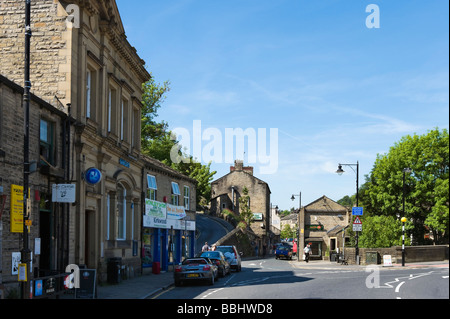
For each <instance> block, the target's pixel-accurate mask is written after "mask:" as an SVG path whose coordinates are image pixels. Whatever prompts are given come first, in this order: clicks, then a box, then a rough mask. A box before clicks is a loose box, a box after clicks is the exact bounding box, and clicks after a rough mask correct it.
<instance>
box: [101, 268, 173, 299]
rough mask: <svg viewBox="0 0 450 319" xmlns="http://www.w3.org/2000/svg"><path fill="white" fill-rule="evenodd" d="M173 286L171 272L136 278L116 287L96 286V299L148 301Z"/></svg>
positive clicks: (124, 281)
mask: <svg viewBox="0 0 450 319" xmlns="http://www.w3.org/2000/svg"><path fill="white" fill-rule="evenodd" d="M173 284H174V281H173V272H171V271H167V272H161V273H160V274H158V275H155V274H149V275H143V276H137V277H134V278H133V279H128V280H123V281H122V282H121V283H120V284H117V285H109V284H108V285H105V286H97V299H148V298H151V297H152V296H154V295H156V294H158V293H159V292H161V291H163V290H165V289H168V288H170V287H171V286H172V285H173Z"/></svg>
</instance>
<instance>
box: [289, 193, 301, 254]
mask: <svg viewBox="0 0 450 319" xmlns="http://www.w3.org/2000/svg"><path fill="white" fill-rule="evenodd" d="M296 196H298V217H300V210H301V209H302V192H300V193H299V194H298V195H295V194H292V197H291V200H292V201H294V200H295V197H296ZM299 219H300V218H297V223H298V229H297V260H298V261H300V222H299Z"/></svg>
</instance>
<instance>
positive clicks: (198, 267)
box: [174, 258, 219, 286]
mask: <svg viewBox="0 0 450 319" xmlns="http://www.w3.org/2000/svg"><path fill="white" fill-rule="evenodd" d="M218 273H219V272H218V267H217V265H216V264H215V263H214V262H212V261H211V260H210V259H209V258H187V259H185V260H184V261H183V262H182V263H180V264H179V265H177V266H175V271H174V280H175V286H179V285H181V284H182V283H184V282H185V281H207V282H208V283H209V284H211V285H214V281H215V280H216V279H217V277H218Z"/></svg>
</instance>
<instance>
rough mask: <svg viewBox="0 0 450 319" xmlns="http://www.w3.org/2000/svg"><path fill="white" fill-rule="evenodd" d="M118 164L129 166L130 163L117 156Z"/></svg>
mask: <svg viewBox="0 0 450 319" xmlns="http://www.w3.org/2000/svg"><path fill="white" fill-rule="evenodd" d="M119 164H120V165H122V166H125V167H126V168H130V163H128V162H127V161H126V160H124V159H123V158H119Z"/></svg>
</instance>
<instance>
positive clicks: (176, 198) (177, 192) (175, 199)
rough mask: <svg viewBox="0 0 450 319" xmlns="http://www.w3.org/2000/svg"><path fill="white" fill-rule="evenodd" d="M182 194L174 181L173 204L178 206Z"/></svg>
mask: <svg viewBox="0 0 450 319" xmlns="http://www.w3.org/2000/svg"><path fill="white" fill-rule="evenodd" d="M180 195H181V194H180V187H179V186H178V184H177V183H174V182H172V205H175V206H178V203H179V197H180Z"/></svg>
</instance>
